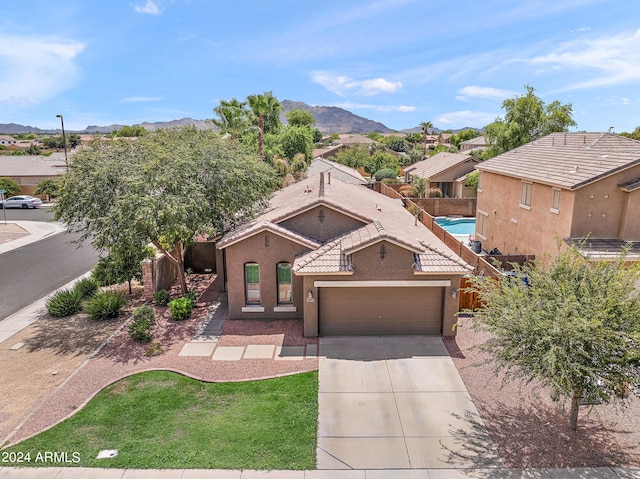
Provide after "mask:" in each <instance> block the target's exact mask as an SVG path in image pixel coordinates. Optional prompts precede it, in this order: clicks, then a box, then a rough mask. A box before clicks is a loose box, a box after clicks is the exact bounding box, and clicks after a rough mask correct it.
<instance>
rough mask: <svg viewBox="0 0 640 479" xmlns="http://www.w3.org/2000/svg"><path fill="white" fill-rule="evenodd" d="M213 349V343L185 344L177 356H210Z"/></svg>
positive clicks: (214, 344)
mask: <svg viewBox="0 0 640 479" xmlns="http://www.w3.org/2000/svg"><path fill="white" fill-rule="evenodd" d="M215 347H216V343H215V342H199V343H187V344H185V345H184V346H182V351H180V354H178V356H211V353H213V350H214V349H215Z"/></svg>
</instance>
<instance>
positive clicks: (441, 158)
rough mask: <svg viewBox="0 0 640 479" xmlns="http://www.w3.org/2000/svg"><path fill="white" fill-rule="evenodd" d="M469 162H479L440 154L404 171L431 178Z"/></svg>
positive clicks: (470, 158) (466, 157)
mask: <svg viewBox="0 0 640 479" xmlns="http://www.w3.org/2000/svg"><path fill="white" fill-rule="evenodd" d="M469 160H471V161H472V162H474V163H479V162H480V160H478V159H477V158H474V157H473V156H471V155H463V154H460V153H447V152H440V153H438V154H435V155H433V156H432V157H430V158H427V159H426V160H422V161H419V162H417V163H414V164H413V165H411V166H408V167H406V168H405V169H404V171H405V172H406V173H410V174H411V175H416V176H419V177H421V178H432V177H434V176H436V175H440V174H442V173H444V172H445V171H447V170H449V169H451V168H453V167H455V166H457V165H459V164H460V163H464V162H465V161H469Z"/></svg>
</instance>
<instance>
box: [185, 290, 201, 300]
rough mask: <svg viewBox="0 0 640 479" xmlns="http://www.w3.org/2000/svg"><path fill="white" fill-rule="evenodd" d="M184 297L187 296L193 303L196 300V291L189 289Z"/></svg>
mask: <svg viewBox="0 0 640 479" xmlns="http://www.w3.org/2000/svg"><path fill="white" fill-rule="evenodd" d="M184 297H185V298H189V299H190V300H191V302H192V303H195V302H196V301H197V300H198V293H197V292H196V291H189V292H187V294H185V295H184Z"/></svg>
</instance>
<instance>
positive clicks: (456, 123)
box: [433, 110, 498, 128]
mask: <svg viewBox="0 0 640 479" xmlns="http://www.w3.org/2000/svg"><path fill="white" fill-rule="evenodd" d="M497 116H498V115H496V114H495V113H486V112H480V111H470V110H462V111H452V112H448V113H443V114H442V115H440V116H438V118H436V119H435V120H434V121H433V123H434V124H438V125H441V124H444V125H446V126H447V127H450V128H462V127H465V126H473V127H481V126H484V125H488V124H489V123H492V122H493V121H494V120H495V119H496V117H497Z"/></svg>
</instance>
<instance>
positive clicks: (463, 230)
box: [435, 216, 476, 235]
mask: <svg viewBox="0 0 640 479" xmlns="http://www.w3.org/2000/svg"><path fill="white" fill-rule="evenodd" d="M435 222H436V223H438V224H439V225H440V226H442V227H443V228H444V229H445V230H447V231H448V232H449V233H451V234H452V235H472V234H474V233H475V232H476V219H475V218H447V217H445V216H442V217H438V218H436V219H435Z"/></svg>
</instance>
